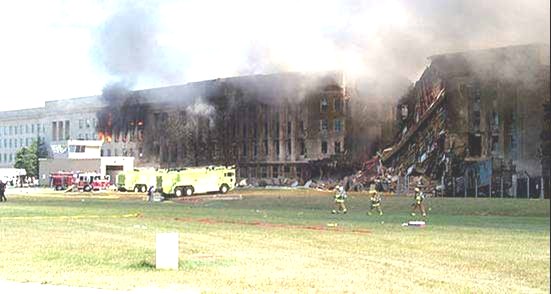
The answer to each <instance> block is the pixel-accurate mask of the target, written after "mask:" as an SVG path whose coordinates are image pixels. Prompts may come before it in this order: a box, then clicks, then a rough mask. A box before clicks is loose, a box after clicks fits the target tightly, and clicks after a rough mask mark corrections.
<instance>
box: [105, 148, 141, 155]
mask: <svg viewBox="0 0 551 294" xmlns="http://www.w3.org/2000/svg"><path fill="white" fill-rule="evenodd" d="M142 152H143V150H142V148H138V150H137V152H135V150H134V148H129V149H124V148H123V149H120V150H119V149H117V148H113V150H111V149H101V156H133V157H142V155H143V153H142Z"/></svg>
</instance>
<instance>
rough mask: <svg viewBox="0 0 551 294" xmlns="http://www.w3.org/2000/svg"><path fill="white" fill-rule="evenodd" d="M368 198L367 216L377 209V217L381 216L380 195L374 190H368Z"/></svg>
mask: <svg viewBox="0 0 551 294" xmlns="http://www.w3.org/2000/svg"><path fill="white" fill-rule="evenodd" d="M369 196H370V198H369V200H371V207H370V208H369V211H368V212H367V215H371V211H372V210H373V209H377V211H378V212H379V215H383V210H382V209H381V195H380V194H379V193H378V192H377V191H375V190H370V191H369Z"/></svg>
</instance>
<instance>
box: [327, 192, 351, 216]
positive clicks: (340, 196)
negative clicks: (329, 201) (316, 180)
mask: <svg viewBox="0 0 551 294" xmlns="http://www.w3.org/2000/svg"><path fill="white" fill-rule="evenodd" d="M346 198H348V195H346V191H345V190H344V187H342V186H338V185H337V187H335V207H336V208H337V209H333V211H331V213H332V214H336V213H340V212H342V213H345V214H346V206H345V205H344V201H345V200H346Z"/></svg>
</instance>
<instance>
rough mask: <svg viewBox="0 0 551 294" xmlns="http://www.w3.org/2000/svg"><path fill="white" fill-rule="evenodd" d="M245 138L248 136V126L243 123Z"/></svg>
mask: <svg viewBox="0 0 551 294" xmlns="http://www.w3.org/2000/svg"><path fill="white" fill-rule="evenodd" d="M243 138H247V126H246V125H245V124H243Z"/></svg>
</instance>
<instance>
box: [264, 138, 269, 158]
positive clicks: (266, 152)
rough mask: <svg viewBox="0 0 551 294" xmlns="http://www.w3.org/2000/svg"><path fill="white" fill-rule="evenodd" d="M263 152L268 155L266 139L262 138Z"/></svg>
mask: <svg viewBox="0 0 551 294" xmlns="http://www.w3.org/2000/svg"><path fill="white" fill-rule="evenodd" d="M264 154H266V155H268V140H264Z"/></svg>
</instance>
